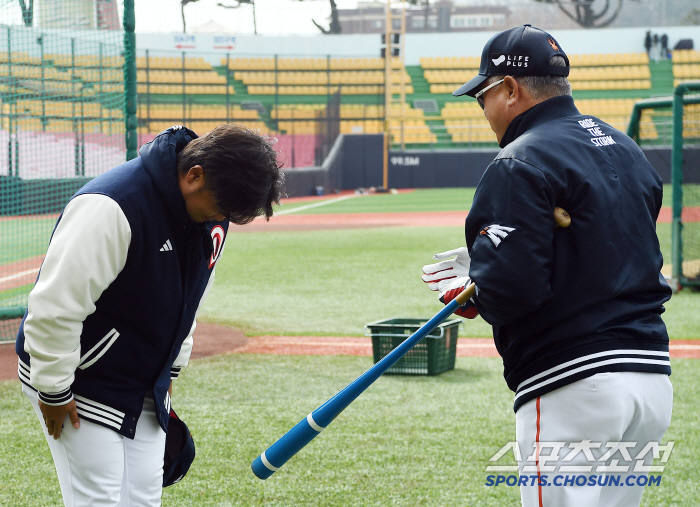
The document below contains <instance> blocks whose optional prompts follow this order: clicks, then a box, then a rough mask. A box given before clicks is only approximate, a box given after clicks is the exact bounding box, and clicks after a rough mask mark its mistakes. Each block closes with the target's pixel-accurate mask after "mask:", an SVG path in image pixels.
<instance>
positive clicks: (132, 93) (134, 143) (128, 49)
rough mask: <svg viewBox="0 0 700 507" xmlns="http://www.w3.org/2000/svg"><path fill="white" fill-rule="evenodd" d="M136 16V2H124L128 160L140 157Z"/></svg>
mask: <svg viewBox="0 0 700 507" xmlns="http://www.w3.org/2000/svg"><path fill="white" fill-rule="evenodd" d="M135 28H136V14H135V13H134V0H124V93H125V94H126V97H125V103H126V110H125V114H124V120H125V123H126V124H125V128H126V159H127V160H131V159H133V158H136V157H137V156H138V137H137V136H138V131H137V125H138V123H137V122H138V120H137V119H136V112H137V102H136V101H137V95H136V90H137V89H136V34H135V33H134V30H135Z"/></svg>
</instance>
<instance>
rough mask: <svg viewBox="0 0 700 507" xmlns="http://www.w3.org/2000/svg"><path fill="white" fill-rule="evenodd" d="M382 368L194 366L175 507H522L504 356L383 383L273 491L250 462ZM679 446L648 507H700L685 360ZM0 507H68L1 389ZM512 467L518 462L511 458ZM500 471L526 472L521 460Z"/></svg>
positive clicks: (320, 363)
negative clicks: (508, 448) (496, 474)
mask: <svg viewBox="0 0 700 507" xmlns="http://www.w3.org/2000/svg"><path fill="white" fill-rule="evenodd" d="M370 365H371V359H370V358H368V357H348V356H261V355H247V354H233V355H226V356H214V357H210V358H205V359H199V360H195V361H193V362H192V364H191V365H190V366H189V367H188V368H186V369H185V370H184V372H183V374H182V376H181V377H180V379H178V380H177V381H176V384H175V388H174V396H173V404H174V406H175V407H176V409H177V410H178V413H179V414H180V415H181V416H182V417H183V418H184V419H185V420H186V421H187V423H188V425H189V426H190V429H191V430H192V432H193V435H194V438H195V440H196V442H197V459H196V461H195V464H194V466H193V468H192V470H191V471H190V473H189V474H188V475H187V477H186V478H185V479H184V480H183V482H181V483H180V484H176V485H174V486H173V487H171V488H167V489H166V490H165V493H164V498H163V505H166V506H170V507H180V506H181V507H190V506H193V505H196V506H199V507H204V506H246V507H248V506H253V505H265V506H280V507H289V506H321V507H332V506H338V507H349V506H358V507H365V506H391V505H400V506H409V507H413V506H435V507H444V506H467V505H468V506H494V507H503V506H509V505H518V498H519V492H518V490H517V488H513V487H507V486H498V487H487V486H485V481H486V477H487V475H488V474H487V473H486V472H485V468H486V466H488V465H489V462H488V460H489V458H490V457H492V456H493V455H494V454H495V453H496V452H497V451H498V450H499V449H501V448H502V447H503V446H504V445H505V444H506V443H507V442H509V441H511V440H512V438H513V434H514V416H513V412H512V405H511V403H512V393H510V392H509V391H508V389H507V388H506V386H505V383H504V382H503V378H502V376H501V363H500V360H499V359H496V358H458V360H457V365H456V369H455V370H452V371H449V372H445V373H443V374H441V375H439V376H436V377H401V376H388V377H383V378H381V379H379V380H378V381H377V382H376V383H375V384H374V385H373V386H372V387H370V388H369V389H368V391H367V392H365V393H364V394H363V395H362V396H361V397H360V398H358V399H357V401H356V402H355V403H353V404H352V405H351V406H350V407H348V408H347V409H346V410H345V412H343V413H342V414H341V415H340V416H339V417H338V418H337V419H336V420H335V421H334V422H333V423H332V424H331V426H329V428H328V429H327V430H326V431H324V433H323V434H322V435H320V436H319V437H318V438H316V439H315V440H314V441H313V442H312V443H311V444H309V445H308V446H307V447H306V448H304V449H303V450H302V451H301V452H300V453H299V454H298V455H297V456H295V457H294V458H292V460H290V461H289V462H288V463H287V464H286V465H285V466H284V468H282V469H281V470H280V471H279V472H277V473H276V474H275V475H274V476H272V477H271V478H270V479H268V480H267V481H260V480H259V479H257V478H255V477H254V476H253V474H252V472H251V471H250V463H251V461H252V460H253V459H254V458H255V457H256V456H257V455H258V454H260V453H261V452H262V451H263V450H265V448H267V446H269V445H270V444H271V443H272V442H274V441H275V440H276V439H277V438H279V437H280V436H281V435H282V434H284V433H285V432H286V431H287V430H288V429H289V428H291V427H292V426H293V425H294V424H296V423H297V422H299V420H301V419H302V418H303V417H305V416H306V414H308V413H309V412H311V411H312V410H313V409H315V408H316V407H317V406H318V405H320V404H321V403H322V402H323V401H325V400H326V399H328V398H329V397H330V396H332V395H333V394H335V393H336V392H337V391H338V390H340V389H341V388H342V387H344V386H345V385H346V384H347V383H349V382H350V381H351V380H353V379H354V378H355V377H357V376H358V375H359V374H360V373H362V372H363V371H364V370H365V369H366V368H368V367H369V366H370ZM672 380H673V382H674V388H675V403H674V418H673V422H672V425H671V428H670V429H669V431H668V432H667V434H666V440H667V441H674V442H675V446H674V450H673V454H672V456H671V459H670V461H669V462H668V465H667V468H666V471H664V473H663V475H662V483H661V485H660V486H658V487H648V488H647V491H646V493H645V499H644V502H643V505H644V506H647V507H651V506H659V507H666V506H668V507H671V506H673V507H682V506H688V507H691V506H692V507H697V505H700V486H698V482H697V477H696V475H697V465H696V456H695V451H696V450H697V449H698V448H699V447H700V424H698V421H697V399H698V396H700V388H699V386H700V370H699V369H698V368H697V361H696V360H676V361H674V374H673V376H672ZM0 413H1V414H2V418H0V440H1V441H2V442H3V445H2V446H0V506H3V507H18V506H22V507H34V506H57V505H59V504H60V500H59V498H60V497H59V491H58V481H57V479H56V477H55V472H54V470H53V464H52V461H51V457H50V455H49V452H48V447H47V446H46V443H45V441H44V437H43V436H42V434H41V433H40V429H39V422H38V420H37V419H36V416H35V415H34V413H33V411H32V410H31V408H30V407H29V404H28V402H27V401H26V400H25V399H24V396H23V395H22V394H21V392H20V391H19V383H18V382H17V381H6V382H0ZM510 456H512V455H510ZM510 456H508V457H504V458H502V459H501V460H500V461H499V462H498V464H500V465H507V464H513V463H514V462H513V461H512V457H510Z"/></svg>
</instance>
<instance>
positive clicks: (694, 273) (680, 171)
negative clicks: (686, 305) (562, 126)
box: [627, 81, 700, 288]
mask: <svg viewBox="0 0 700 507" xmlns="http://www.w3.org/2000/svg"><path fill="white" fill-rule="evenodd" d="M690 94H692V96H690V97H688V95H690ZM695 105H698V108H697V109H698V110H699V112H698V114H699V115H700V81H688V82H685V83H681V84H679V85H678V86H677V87H676V88H675V89H674V92H673V96H672V97H664V98H658V99H646V100H640V101H639V102H637V103H636V104H635V105H634V108H633V110H632V115H631V117H630V123H629V127H628V129H627V134H628V135H629V136H630V137H631V138H633V139H634V140H635V141H636V142H637V143H638V144H640V142H641V141H642V139H643V138H644V137H645V136H644V125H643V116H644V113H645V111H655V110H659V109H661V110H670V116H671V122H670V124H669V123H668V122H667V123H666V125H665V126H666V128H667V129H668V127H669V126H670V134H671V136H670V138H671V188H672V205H671V263H672V270H671V283H672V286H673V287H674V288H682V287H700V234H698V232H700V223H699V222H700V216H697V215H699V214H700V213H697V210H698V208H700V206H699V205H700V200H699V195H698V194H699V192H698V191H695V192H693V193H692V197H691V195H689V194H690V192H689V190H690V184H691V183H692V185H693V187H698V188H700V180H699V179H698V178H699V177H700V168H699V167H693V168H689V167H688V165H689V164H687V163H686V164H685V165H684V162H686V160H685V157H684V149H685V148H687V145H686V144H687V143H686V141H688V143H689V142H690V140H691V139H694V140H695V141H697V142H700V120H691V119H688V118H687V115H686V114H685V112H686V108H687V107H688V106H690V107H692V106H695ZM666 114H668V111H667V112H666ZM689 171H694V172H697V173H698V174H693V176H694V177H693V178H690V177H688V175H687V174H686V172H689ZM696 180H697V181H696ZM691 199H692V200H691ZM695 201H698V202H695ZM686 222H688V224H686ZM686 225H692V230H693V232H694V233H695V234H690V233H689V229H688V228H687V227H686ZM688 250H692V252H693V253H694V254H695V255H697V258H695V255H693V258H692V259H690V260H684V258H685V257H686V256H685V253H686V251H688Z"/></svg>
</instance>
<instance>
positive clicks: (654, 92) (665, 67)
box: [649, 60, 673, 97]
mask: <svg viewBox="0 0 700 507" xmlns="http://www.w3.org/2000/svg"><path fill="white" fill-rule="evenodd" d="M649 72H650V73H651V96H652V97H653V96H659V95H664V96H667V95H673V62H672V61H671V60H661V61H658V62H653V61H651V62H649Z"/></svg>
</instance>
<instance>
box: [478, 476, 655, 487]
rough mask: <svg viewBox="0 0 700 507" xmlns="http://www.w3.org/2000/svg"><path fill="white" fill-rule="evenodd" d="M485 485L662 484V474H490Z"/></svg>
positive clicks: (630, 485) (631, 485)
mask: <svg viewBox="0 0 700 507" xmlns="http://www.w3.org/2000/svg"><path fill="white" fill-rule="evenodd" d="M484 485H485V486H535V485H538V486H623V487H624V486H629V487H633V486H647V485H648V486H661V476H660V475H649V476H647V475H555V476H553V477H552V476H548V475H539V476H538V475H520V476H518V475H500V474H499V475H489V476H487V477H486V483H485V484H484Z"/></svg>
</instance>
